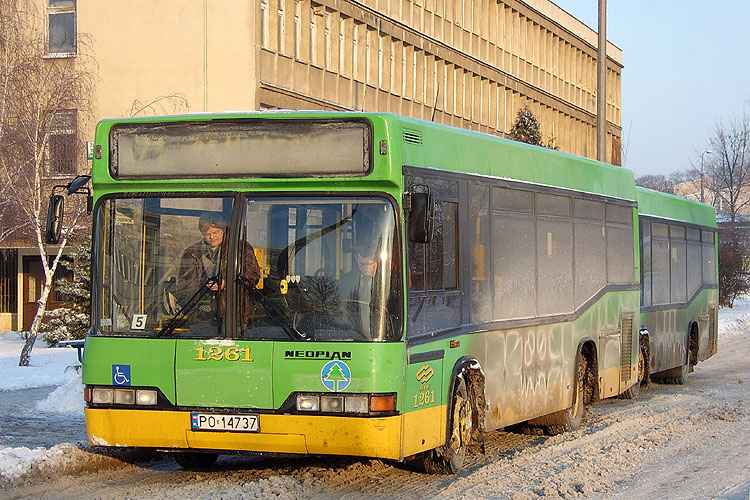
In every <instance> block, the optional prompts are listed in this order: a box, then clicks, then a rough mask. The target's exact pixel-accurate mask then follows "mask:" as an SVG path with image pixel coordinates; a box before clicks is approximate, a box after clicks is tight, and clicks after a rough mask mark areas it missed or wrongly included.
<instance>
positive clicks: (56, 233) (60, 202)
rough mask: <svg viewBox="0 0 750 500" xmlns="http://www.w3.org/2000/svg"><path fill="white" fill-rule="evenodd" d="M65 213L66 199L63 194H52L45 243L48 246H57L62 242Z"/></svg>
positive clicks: (48, 209) (48, 208)
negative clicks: (61, 235)
mask: <svg viewBox="0 0 750 500" xmlns="http://www.w3.org/2000/svg"><path fill="white" fill-rule="evenodd" d="M64 211H65V197H64V196H63V195H61V194H54V193H53V194H51V195H50V197H49V207H47V231H46V232H45V235H44V242H45V243H47V244H48V245H56V244H58V243H59V242H60V234H61V232H62V224H63V212H64Z"/></svg>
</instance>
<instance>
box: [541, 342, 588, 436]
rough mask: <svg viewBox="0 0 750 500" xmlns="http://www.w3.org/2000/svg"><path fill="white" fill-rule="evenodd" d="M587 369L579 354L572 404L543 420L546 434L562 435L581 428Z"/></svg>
mask: <svg viewBox="0 0 750 500" xmlns="http://www.w3.org/2000/svg"><path fill="white" fill-rule="evenodd" d="M587 367H588V362H587V361H586V356H584V355H583V353H581V354H579V355H578V368H577V369H576V380H575V393H574V398H573V404H572V405H571V406H570V407H569V408H566V409H564V410H560V411H557V412H555V413H553V414H551V415H548V416H547V417H546V418H545V423H546V425H545V428H546V431H547V433H548V434H562V433H563V432H572V431H577V430H578V429H580V428H581V422H582V421H583V414H584V413H585V411H586V404H585V401H584V394H586V387H585V383H586V370H587Z"/></svg>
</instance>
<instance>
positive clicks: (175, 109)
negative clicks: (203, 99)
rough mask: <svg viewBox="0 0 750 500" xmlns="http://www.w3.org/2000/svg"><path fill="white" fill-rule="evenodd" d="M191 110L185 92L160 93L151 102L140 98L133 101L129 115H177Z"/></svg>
mask: <svg viewBox="0 0 750 500" xmlns="http://www.w3.org/2000/svg"><path fill="white" fill-rule="evenodd" d="M188 111H190V104H189V103H188V100H187V97H185V94H181V93H172V94H168V95H160V96H158V97H156V98H154V99H152V100H151V101H149V102H143V101H141V100H139V99H136V100H134V101H133V104H131V105H130V110H129V112H128V113H127V115H128V116H139V115H175V114H179V113H186V112H188Z"/></svg>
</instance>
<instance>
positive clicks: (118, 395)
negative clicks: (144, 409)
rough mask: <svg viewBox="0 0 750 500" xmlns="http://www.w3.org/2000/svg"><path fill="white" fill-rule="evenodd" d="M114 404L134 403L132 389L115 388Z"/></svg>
mask: <svg viewBox="0 0 750 500" xmlns="http://www.w3.org/2000/svg"><path fill="white" fill-rule="evenodd" d="M115 404H118V405H132V404H135V390H134V389H115Z"/></svg>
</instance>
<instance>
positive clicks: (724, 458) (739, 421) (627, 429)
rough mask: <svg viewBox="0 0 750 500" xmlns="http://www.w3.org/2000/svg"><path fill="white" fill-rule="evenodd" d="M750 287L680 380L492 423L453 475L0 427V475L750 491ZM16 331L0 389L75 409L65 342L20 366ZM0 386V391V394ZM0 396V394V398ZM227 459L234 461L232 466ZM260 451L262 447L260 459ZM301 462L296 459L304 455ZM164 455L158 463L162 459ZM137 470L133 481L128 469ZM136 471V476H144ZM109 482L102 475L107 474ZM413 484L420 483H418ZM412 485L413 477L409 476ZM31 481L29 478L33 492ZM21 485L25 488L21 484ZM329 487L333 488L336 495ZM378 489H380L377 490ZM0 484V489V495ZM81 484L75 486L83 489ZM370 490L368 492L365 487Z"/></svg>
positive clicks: (430, 489) (223, 489) (502, 493)
mask: <svg viewBox="0 0 750 500" xmlns="http://www.w3.org/2000/svg"><path fill="white" fill-rule="evenodd" d="M749 337H750V299H739V300H738V301H737V302H736V303H735V308H734V309H722V310H721V311H720V313H719V354H718V355H717V356H716V357H715V358H712V359H711V360H709V361H707V362H706V363H705V364H704V363H701V364H699V365H698V367H697V368H696V372H695V373H694V374H691V376H690V379H689V381H688V385H687V386H686V388H687V389H686V388H684V387H680V386H668V385H661V384H654V385H653V386H651V387H649V388H647V389H645V390H644V391H642V393H641V395H640V397H639V399H637V400H636V401H635V402H629V401H624V400H618V399H610V400H606V401H603V402H601V403H600V404H598V405H595V406H594V407H592V408H590V409H589V413H588V416H587V417H586V425H585V427H584V428H583V429H581V430H579V431H576V432H574V433H566V434H562V435H559V436H554V437H549V438H543V439H541V438H540V439H539V440H538V441H535V442H533V443H532V442H531V441H529V443H530V445H529V446H520V447H519V448H518V449H516V450H514V451H511V452H507V451H503V449H501V446H500V445H502V444H503V443H505V442H506V441H514V440H515V441H518V442H521V441H522V440H525V439H530V437H529V436H522V435H521V434H514V433H502V432H500V433H494V434H493V436H494V437H493V438H492V439H491V441H490V442H489V443H488V446H487V451H486V455H485V456H484V457H482V456H479V457H476V456H475V457H474V459H473V460H472V461H471V462H470V463H469V464H468V467H467V468H466V470H465V471H463V472H462V473H461V474H459V475H458V476H455V477H452V478H450V479H449V478H441V477H431V476H424V475H420V476H419V477H415V476H413V475H410V473H409V472H408V470H403V469H401V468H398V467H393V466H390V465H385V464H383V463H382V462H379V461H370V462H367V461H365V462H357V461H355V462H353V463H349V462H346V461H345V460H344V461H343V462H342V463H343V464H344V465H343V466H339V465H338V463H337V462H336V460H335V459H329V460H328V461H326V462H323V465H319V464H318V463H316V462H315V461H312V464H308V465H306V466H303V467H299V466H297V465H294V464H295V463H296V462H294V463H293V464H292V465H291V466H289V465H288V464H286V463H285V462H283V461H282V462H275V465H274V463H273V462H272V463H269V464H268V466H267V469H264V467H265V466H264V465H258V463H259V462H256V461H254V460H258V459H256V458H247V457H226V458H224V464H225V465H224V468H219V469H218V470H217V471H215V472H200V473H193V472H188V471H180V470H179V469H175V468H174V467H175V466H173V465H170V466H164V465H158V466H157V467H155V468H151V469H149V468H146V469H145V470H144V469H137V468H127V467H128V466H125V465H123V463H122V462H118V461H117V460H116V459H114V458H112V457H106V456H102V455H97V454H94V453H91V452H90V450H89V448H88V447H87V445H86V444H84V443H78V444H71V443H61V444H58V445H55V446H53V447H51V448H36V449H29V448H24V447H5V448H4V447H3V443H2V436H0V486H4V485H9V486H10V485H14V484H18V483H19V482H23V481H26V480H28V479H30V478H31V479H33V478H39V477H53V476H54V477H59V476H60V475H61V474H62V475H66V474H72V473H75V472H80V471H93V470H97V469H98V470H101V469H107V468H111V467H126V468H125V469H123V472H122V473H119V475H118V473H113V474H112V475H111V476H109V475H105V476H101V475H100V476H97V477H98V479H97V480H99V481H102V483H100V485H101V486H102V487H103V486H104V483H106V484H107V488H109V489H107V490H106V491H107V492H109V494H106V493H105V490H101V491H100V493H101V496H102V498H117V496H118V495H122V494H125V493H127V495H135V496H144V495H145V496H152V497H159V498H181V499H184V498H208V497H209V496H208V495H207V490H206V487H207V486H211V488H210V490H211V491H212V493H215V495H212V496H211V498H220V497H224V498H226V497H237V498H239V497H242V498H263V497H279V498H310V497H316V496H318V495H317V493H320V492H323V493H324V494H326V496H329V494H328V493H325V492H330V491H331V490H335V491H336V492H337V496H343V497H346V498H357V497H359V496H362V494H363V493H364V492H365V491H369V492H370V493H374V497H375V498H381V497H382V498H391V499H396V498H435V497H440V498H443V499H446V500H459V499H461V500H462V499H468V498H493V499H497V498H513V499H519V500H520V499H531V498H537V497H553V498H560V497H562V498H578V497H585V498H590V499H599V498H624V497H627V498H629V499H630V500H633V499H636V500H640V499H643V500H646V499H651V498H662V497H663V498H668V497H681V498H708V497H712V498H723V499H731V500H734V499H740V498H742V499H743V500H746V499H748V498H750V497H748V491H750V473H748V472H747V470H748V465H750V459H749V458H748V456H749V455H750V454H749V453H748V449H750V435H748V434H747V433H746V432H744V429H746V428H747V427H746V425H747V423H748V422H750V416H748V410H747V408H746V404H747V401H748V396H747V395H748V386H750V375H748V373H750V371H749V370H748V359H749V358H750V356H749V354H750V349H749V348H748V344H750V340H749ZM21 347H22V341H20V339H18V336H17V334H15V333H13V332H8V333H6V334H0V391H3V390H5V391H8V390H15V389H18V388H22V387H40V386H49V385H55V386H57V388H56V389H55V390H54V391H52V392H51V393H50V395H49V397H47V399H46V400H44V401H41V402H39V403H38V404H37V409H38V411H40V412H48V413H52V412H60V411H62V412H64V413H65V414H66V416H76V415H80V418H81V419H82V413H83V410H82V401H81V389H82V388H81V382H80V376H79V375H77V374H76V373H75V372H72V373H71V372H70V371H68V372H67V373H66V372H65V369H66V367H67V366H69V365H72V364H75V362H76V351H75V350H74V349H50V348H46V347H41V346H37V347H36V348H35V350H34V351H33V353H32V357H31V360H32V361H31V364H32V366H31V367H28V368H19V367H17V366H16V365H17V364H18V356H19V353H20V350H21ZM1 397H2V392H0V398H1ZM0 404H2V400H1V399H0ZM233 460H237V461H238V462H237V463H238V465H237V466H233V465H232V464H233V463H235V462H233ZM260 460H262V459H260ZM305 463H306V464H307V462H305ZM164 467H167V469H164ZM134 476H137V477H140V482H139V484H145V485H144V486H139V487H138V488H140V489H136V490H131V488H133V487H134V485H133V483H132V481H133V477H134ZM77 481H78V480H77V479H75V478H74V477H71V478H69V479H65V480H64V481H61V482H60V483H61V486H67V487H68V488H70V489H69V490H66V491H67V492H68V493H69V494H68V496H66V498H80V495H81V493H82V492H83V491H88V490H86V489H85V488H86V486H82V485H80V484H78V482H77ZM144 482H145V483H144ZM110 483H112V485H110ZM420 484H421V486H419V485H420ZM415 485H416V486H415ZM41 488H42V489H38V490H34V489H31V490H30V491H31V492H32V493H31V494H32V495H34V494H37V496H38V497H47V498H49V496H47V495H44V494H42V492H44V491H45V490H44V488H46V486H44V487H41ZM26 494H29V492H28V491H27V492H26ZM339 494H340V495H339ZM378 495H379V496H378ZM0 496H2V495H0ZM84 496H85V495H84ZM370 496H371V497H372V496H373V495H370Z"/></svg>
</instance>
